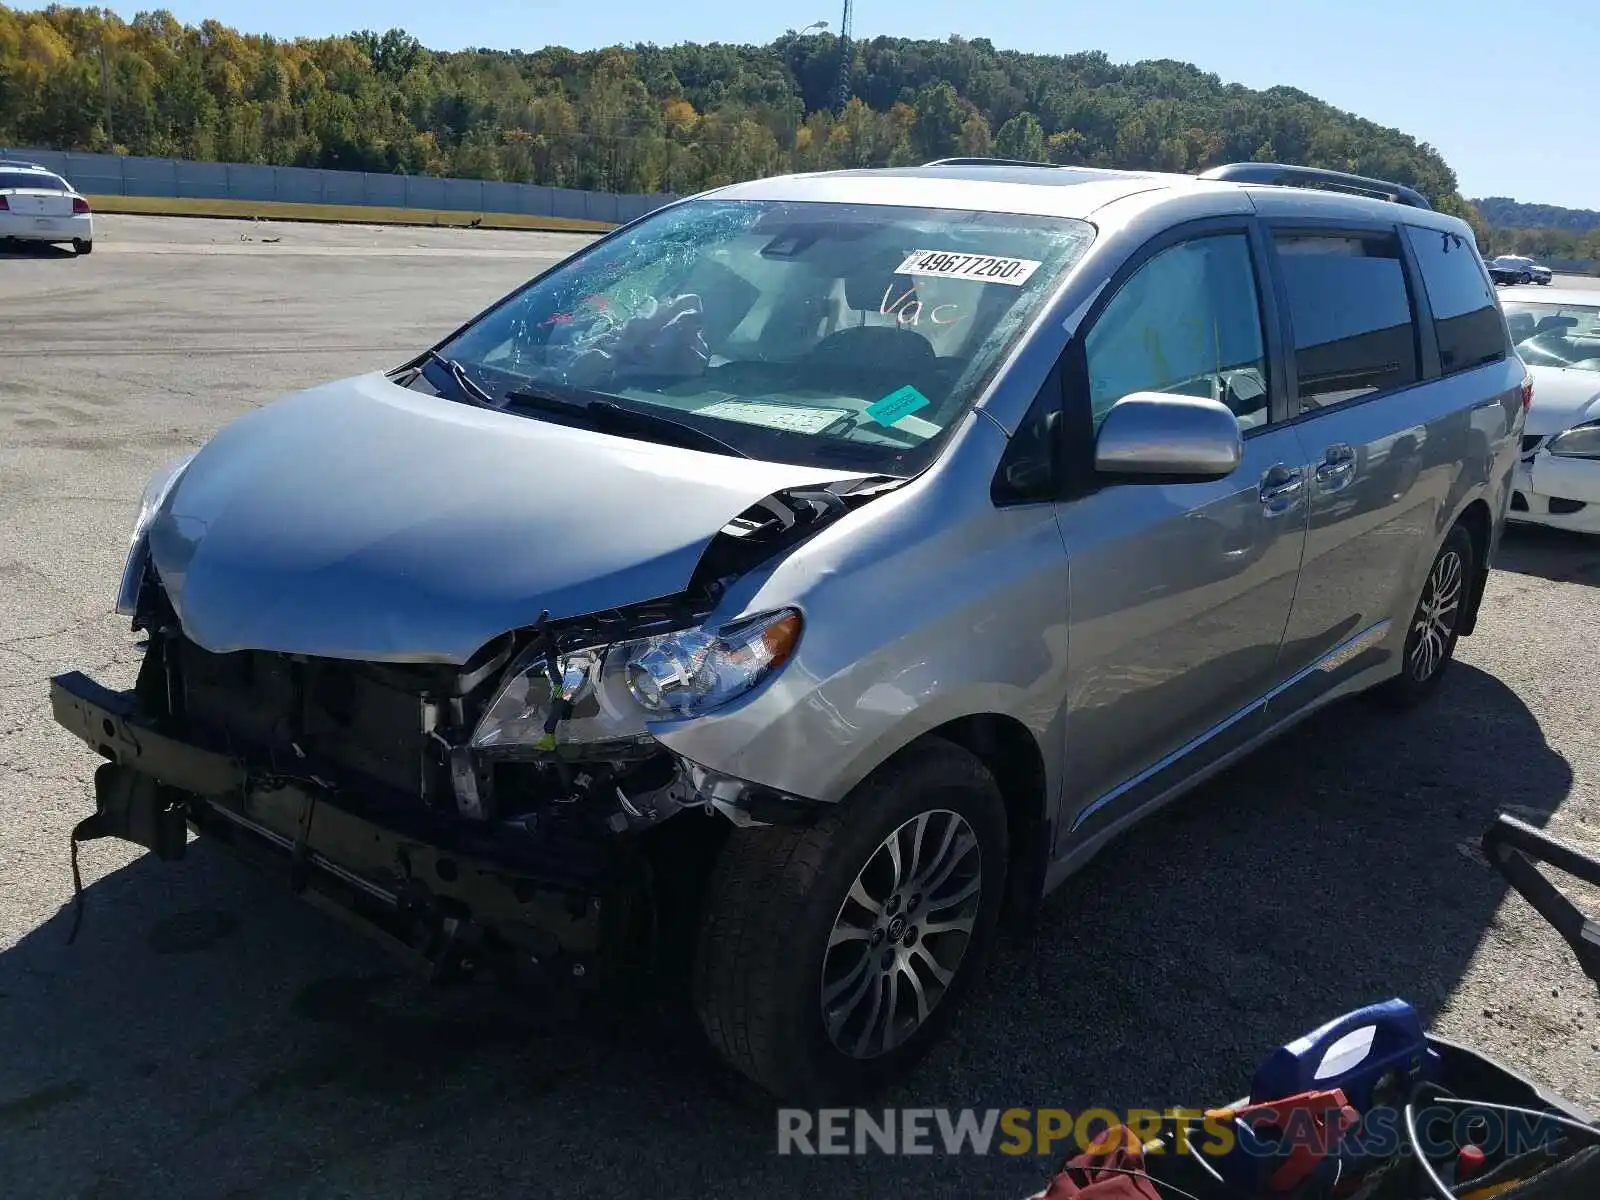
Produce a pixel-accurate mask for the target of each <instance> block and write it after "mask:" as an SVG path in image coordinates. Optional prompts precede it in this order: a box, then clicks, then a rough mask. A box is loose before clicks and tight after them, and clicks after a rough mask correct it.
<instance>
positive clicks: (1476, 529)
mask: <svg viewBox="0 0 1600 1200" xmlns="http://www.w3.org/2000/svg"><path fill="white" fill-rule="evenodd" d="M1455 524H1456V525H1461V526H1464V527H1465V528H1466V531H1467V532H1468V533H1469V534H1470V535H1471V536H1472V548H1473V550H1475V551H1476V552H1477V553H1476V557H1475V559H1474V563H1475V567H1476V569H1475V578H1474V579H1473V580H1472V590H1471V591H1470V592H1469V593H1468V594H1467V607H1466V612H1464V613H1463V614H1462V618H1461V628H1460V631H1459V635H1460V636H1461V637H1467V636H1468V635H1469V634H1471V633H1472V631H1473V629H1474V628H1476V626H1477V623H1478V606H1479V605H1480V604H1482V603H1483V592H1484V588H1485V586H1486V585H1487V584H1488V581H1489V542H1490V538H1491V534H1492V533H1493V530H1494V517H1493V515H1492V514H1491V513H1490V512H1489V503H1488V501H1486V500H1485V499H1483V497H1481V496H1480V497H1478V498H1477V499H1476V500H1474V501H1472V503H1470V504H1468V505H1467V507H1466V508H1465V509H1463V510H1462V512H1461V515H1460V516H1459V517H1457V518H1456V520H1455ZM1447 536H1448V535H1447Z"/></svg>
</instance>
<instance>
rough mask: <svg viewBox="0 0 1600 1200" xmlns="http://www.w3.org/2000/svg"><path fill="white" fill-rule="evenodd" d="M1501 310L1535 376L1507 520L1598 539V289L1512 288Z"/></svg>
mask: <svg viewBox="0 0 1600 1200" xmlns="http://www.w3.org/2000/svg"><path fill="white" fill-rule="evenodd" d="M1500 307H1501V308H1502V309H1503V310H1504V311H1505V314H1506V323H1507V324H1508V325H1509V326H1510V327H1511V339H1512V341H1514V342H1515V343H1516V345H1517V354H1518V355H1519V356H1520V357H1521V359H1522V361H1523V362H1524V363H1526V364H1527V367H1528V371H1529V373H1530V374H1531V375H1532V376H1533V405H1532V407H1531V408H1529V410H1528V423H1527V426H1526V428H1525V429H1524V430H1523V438H1522V460H1521V462H1520V463H1519V464H1518V466H1517V475H1516V482H1515V487H1516V491H1515V493H1514V494H1513V495H1512V497H1511V512H1510V513H1509V514H1508V515H1509V517H1510V519H1511V520H1513V521H1531V522H1534V523H1536V524H1539V525H1552V526H1555V527H1556V528H1559V529H1574V530H1578V531H1579V532H1582V533H1595V534H1600V291H1577V290H1572V291H1562V290H1557V289H1555V288H1548V289H1547V288H1543V287H1540V288H1531V287H1521V288H1508V289H1506V290H1505V291H1503V292H1501V293H1500Z"/></svg>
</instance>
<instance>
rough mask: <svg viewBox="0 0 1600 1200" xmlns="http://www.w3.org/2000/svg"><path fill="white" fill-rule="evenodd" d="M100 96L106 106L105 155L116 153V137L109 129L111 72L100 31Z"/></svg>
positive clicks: (103, 32) (103, 37)
mask: <svg viewBox="0 0 1600 1200" xmlns="http://www.w3.org/2000/svg"><path fill="white" fill-rule="evenodd" d="M100 94H101V96H102V97H103V98H104V100H105V106H106V153H107V154H115V153H116V152H117V135H116V133H115V131H114V130H113V129H112V128H111V71H110V70H109V69H108V68H107V66H106V33H105V30H104V29H101V31H100Z"/></svg>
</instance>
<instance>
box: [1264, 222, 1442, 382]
mask: <svg viewBox="0 0 1600 1200" xmlns="http://www.w3.org/2000/svg"><path fill="white" fill-rule="evenodd" d="M1274 242H1275V244H1276V247H1277V253H1278V266H1279V272H1280V274H1281V277H1282V279H1283V288H1284V293H1285V297H1286V299H1287V300H1288V302H1289V319H1290V324H1291V326H1292V329H1293V335H1294V348H1295V354H1294V357H1295V374H1296V377H1297V379H1298V383H1299V394H1300V407H1301V409H1302V410H1303V411H1304V410H1315V409H1318V408H1326V407H1328V406H1329V405H1333V404H1340V403H1343V402H1345V401H1347V400H1356V399H1360V398H1362V397H1366V396H1373V395H1377V394H1379V393H1381V392H1391V391H1395V390H1396V389H1398V388H1403V387H1406V386H1407V385H1409V384H1413V383H1416V382H1417V381H1418V379H1420V378H1421V372H1420V370H1419V367H1418V360H1417V336H1416V326H1415V323H1414V320H1413V316H1412V311H1411V296H1410V293H1409V291H1408V290H1407V288H1406V276H1405V269H1404V267H1403V266H1402V264H1401V259H1400V244H1399V240H1398V239H1397V238H1395V237H1394V236H1392V235H1385V234H1366V233H1353V232H1352V233H1348V234H1346V233H1342V232H1338V233H1331V234H1330V233H1289V232H1281V233H1278V234H1276V235H1275V237H1274Z"/></svg>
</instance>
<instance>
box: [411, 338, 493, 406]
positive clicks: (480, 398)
mask: <svg viewBox="0 0 1600 1200" xmlns="http://www.w3.org/2000/svg"><path fill="white" fill-rule="evenodd" d="M422 356H423V357H424V358H428V359H431V360H433V361H434V362H436V363H438V364H439V365H440V366H441V367H443V368H444V369H445V370H446V371H448V372H449V373H450V378H451V379H453V380H455V384H456V386H457V387H458V388H460V389H461V390H462V391H463V392H465V393H466V394H467V395H468V396H470V397H472V402H473V403H474V404H478V405H482V406H483V407H484V408H494V407H495V402H494V397H493V396H491V395H489V393H488V392H486V391H484V390H483V389H482V388H481V387H479V386H478V385H477V384H476V383H474V382H473V381H472V376H470V375H468V374H467V369H466V368H465V367H463V366H462V365H461V364H460V363H458V362H457V361H456V360H455V359H453V358H446V357H445V356H444V355H442V354H440V353H439V352H438V351H437V350H424V351H423V352H422Z"/></svg>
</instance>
